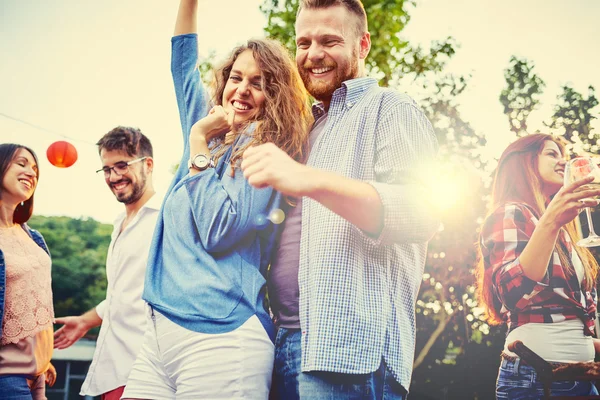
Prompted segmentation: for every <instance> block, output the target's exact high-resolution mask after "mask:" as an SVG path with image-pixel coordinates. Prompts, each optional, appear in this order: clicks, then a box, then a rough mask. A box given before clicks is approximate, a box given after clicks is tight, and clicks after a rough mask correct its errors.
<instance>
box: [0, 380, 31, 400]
mask: <svg viewBox="0 0 600 400" xmlns="http://www.w3.org/2000/svg"><path fill="white" fill-rule="evenodd" d="M0 399H2V400H31V399H32V397H31V390H30V389H29V385H27V378H26V377H25V375H0Z"/></svg>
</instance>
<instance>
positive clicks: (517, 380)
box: [496, 358, 598, 400]
mask: <svg viewBox="0 0 600 400" xmlns="http://www.w3.org/2000/svg"><path fill="white" fill-rule="evenodd" d="M597 394H598V390H597V389H596V387H595V386H594V384H593V383H592V382H591V381H557V382H552V387H551V396H591V395H597ZM496 398H497V399H510V400H536V399H543V398H544V385H543V384H542V382H540V381H539V380H538V379H537V373H536V372H535V369H533V367H530V366H529V365H524V364H522V363H521V362H520V359H518V358H517V359H516V360H515V361H510V360H506V359H502V363H501V364H500V371H499V373H498V381H497V382H496Z"/></svg>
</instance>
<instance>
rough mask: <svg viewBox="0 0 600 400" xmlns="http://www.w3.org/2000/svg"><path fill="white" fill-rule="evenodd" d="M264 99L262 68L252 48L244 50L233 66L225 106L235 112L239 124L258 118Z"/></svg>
mask: <svg viewBox="0 0 600 400" xmlns="http://www.w3.org/2000/svg"><path fill="white" fill-rule="evenodd" d="M264 101H265V94H264V93H263V91H262V79H261V75H260V69H259V67H258V64H257V63H256V60H255V59H254V56H253V55H252V50H244V51H243V52H242V53H240V54H239V55H238V57H237V58H236V60H235V62H234V63H233V66H232V67H231V72H230V73H229V77H228V79H227V83H226V84H225V89H224V90H223V98H222V100H221V102H222V105H223V108H224V109H225V111H227V112H228V113H231V112H235V123H238V124H239V123H242V122H246V121H250V120H253V119H256V118H257V117H258V116H259V115H260V111H261V109H262V106H263V103H264Z"/></svg>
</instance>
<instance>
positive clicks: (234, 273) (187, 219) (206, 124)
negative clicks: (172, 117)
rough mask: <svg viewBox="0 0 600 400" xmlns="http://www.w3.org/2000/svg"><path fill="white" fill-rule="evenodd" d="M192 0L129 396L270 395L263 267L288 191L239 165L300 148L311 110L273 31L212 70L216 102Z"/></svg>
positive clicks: (181, 21) (177, 50)
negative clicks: (258, 151)
mask: <svg viewBox="0 0 600 400" xmlns="http://www.w3.org/2000/svg"><path fill="white" fill-rule="evenodd" d="M196 13H197V1H196V0H181V3H180V6H179V12H178V16H177V22H176V25H175V36H174V37H173V39H172V61H171V70H172V74H173V81H174V85H175V93H176V96H177V103H178V106H179V113H180V119H181V125H182V130H183V139H184V150H183V156H182V158H181V162H180V164H179V167H178V169H177V172H176V173H175V178H174V180H173V182H172V184H171V187H170V189H169V191H168V192H167V195H166V197H165V200H164V203H163V206H162V209H161V211H160V215H159V218H158V222H157V227H156V231H155V235H154V240H153V244H152V246H151V250H150V254H149V257H148V269H147V275H146V282H145V289H144V294H143V298H144V299H145V300H146V301H147V302H148V304H149V306H150V307H149V323H148V329H147V332H146V337H145V342H144V344H143V345H142V350H141V352H140V354H139V355H138V358H137V360H136V362H135V364H134V366H133V369H132V372H131V374H130V375H129V379H128V382H127V386H126V389H125V392H124V394H123V398H144V399H156V398H161V399H174V398H177V399H185V398H187V399H252V400H258V399H266V398H267V397H268V393H269V386H270V381H271V373H272V367H273V352H274V347H273V339H274V332H273V331H274V328H273V324H272V321H271V319H270V316H269V313H268V312H267V310H266V309H265V306H264V302H265V275H266V269H267V265H268V262H269V257H270V253H271V250H272V248H273V245H274V234H275V228H274V226H273V225H271V224H269V223H268V220H267V219H268V216H269V215H270V213H271V212H272V211H273V210H276V209H278V208H279V205H280V201H281V196H280V195H279V194H277V193H276V192H274V191H273V190H271V189H262V190H259V189H255V188H252V187H251V186H250V185H249V184H248V183H247V181H246V180H245V178H244V176H243V174H242V173H241V171H240V170H239V164H240V162H241V155H242V153H243V151H244V150H245V149H247V148H248V147H249V146H252V145H254V144H259V143H265V142H273V143H275V144H277V145H278V146H282V147H283V148H285V149H286V151H287V152H288V154H290V155H291V156H292V157H294V158H296V159H298V160H299V159H301V158H302V151H303V146H304V144H305V138H306V135H307V131H308V124H309V123H310V120H311V117H310V112H309V110H310V109H309V106H308V102H307V96H306V95H305V92H304V88H303V85H302V81H301V79H300V77H299V75H298V73H297V71H296V69H295V66H294V63H293V62H292V61H291V58H290V56H289V54H288V53H287V52H286V51H285V50H284V48H283V47H282V46H281V45H280V44H278V43H277V42H274V41H271V40H250V41H248V42H247V44H245V45H243V46H240V47H237V48H236V49H234V50H233V52H232V54H231V56H230V57H229V59H228V60H227V61H226V62H225V63H224V65H223V66H221V67H220V68H219V69H217V70H216V74H215V75H216V82H215V93H214V99H213V103H212V104H214V107H212V108H211V107H210V105H209V103H208V101H207V99H206V98H207V96H206V92H205V89H204V88H203V86H202V82H201V80H200V76H199V73H198V68H197V62H198V49H197V47H198V41H197V40H198V37H197V33H196V32H197V29H196V16H197V15H196Z"/></svg>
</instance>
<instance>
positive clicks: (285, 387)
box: [271, 328, 302, 400]
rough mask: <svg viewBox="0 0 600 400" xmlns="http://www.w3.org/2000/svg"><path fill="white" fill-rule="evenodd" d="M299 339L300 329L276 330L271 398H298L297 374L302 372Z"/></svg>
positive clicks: (295, 399)
mask: <svg viewBox="0 0 600 400" xmlns="http://www.w3.org/2000/svg"><path fill="white" fill-rule="evenodd" d="M301 340H302V333H301V332H300V329H287V328H279V329H278V330H277V337H276V338H275V365H274V367H273V381H272V383H271V400H277V399H286V400H298V399H300V392H299V390H298V376H299V375H300V374H301V373H302V344H301Z"/></svg>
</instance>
